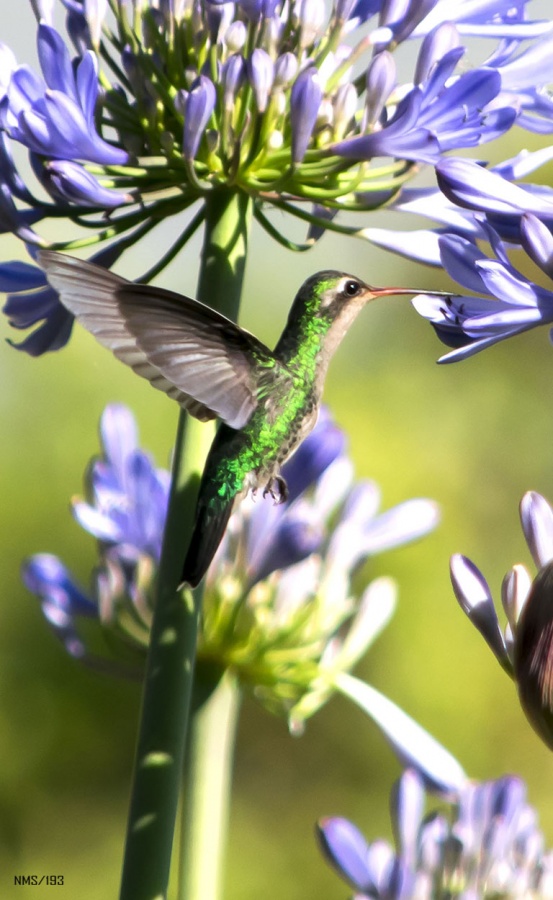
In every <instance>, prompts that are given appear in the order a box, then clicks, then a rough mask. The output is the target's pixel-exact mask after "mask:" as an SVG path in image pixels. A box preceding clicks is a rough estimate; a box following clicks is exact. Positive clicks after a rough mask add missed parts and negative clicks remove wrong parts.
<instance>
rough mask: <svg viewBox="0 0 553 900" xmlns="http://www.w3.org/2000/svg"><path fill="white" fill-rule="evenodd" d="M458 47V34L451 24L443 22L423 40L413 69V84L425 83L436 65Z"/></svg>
mask: <svg viewBox="0 0 553 900" xmlns="http://www.w3.org/2000/svg"><path fill="white" fill-rule="evenodd" d="M458 46H459V32H458V31H457V29H456V27H455V25H454V24H453V23H452V22H444V23H443V24H442V25H439V26H438V28H435V29H434V31H431V32H430V33H429V34H427V35H426V37H425V38H424V40H423V42H422V44H421V48H420V51H419V55H418V58H417V66H416V69H415V76H414V79H413V81H414V83H415V84H422V83H423V82H424V81H426V80H427V79H428V78H429V76H430V74H431V72H432V69H433V67H434V66H435V65H436V63H437V62H438V61H439V60H441V59H443V58H444V56H445V55H446V54H447V53H449V51H450V50H455V49H456V48H457V47H458Z"/></svg>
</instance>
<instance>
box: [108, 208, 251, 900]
mask: <svg viewBox="0 0 553 900" xmlns="http://www.w3.org/2000/svg"><path fill="white" fill-rule="evenodd" d="M250 221H251V210H250V201H249V199H248V197H247V196H246V195H242V194H238V193H230V192H224V193H223V192H221V193H214V194H213V195H212V196H210V198H209V202H208V203H207V204H206V222H205V233H204V245H203V251H202V256H201V260H200V275H199V281H198V297H199V299H200V300H202V301H203V302H205V303H209V305H210V306H212V307H214V308H215V309H218V310H219V311H220V312H223V313H224V314H225V315H228V316H230V317H233V318H236V316H237V313H238V308H239V304H240V296H241V291H242V283H243V277H244V269H245V262H246V253H247V237H248V230H249V226H250ZM211 438H212V429H210V428H209V427H206V426H205V425H202V424H201V423H199V422H197V421H196V420H192V419H191V418H190V417H188V416H186V414H185V413H182V412H181V414H180V418H179V426H178V431H177V441H176V446H175V455H174V461H173V472H172V483H171V492H170V496H169V506H168V511H167V524H166V528H165V535H164V541H163V549H162V554H161V560H160V565H159V572H158V582H157V599H156V605H155V610H154V618H153V624H152V632H151V640H150V646H149V652H148V658H147V664H146V674H145V682H144V694H143V700H142V714H141V724H140V729H139V737H138V744H137V753H136V760H135V768H134V776H133V787H132V795H131V804H130V811H129V819H128V826H127V840H126V848H125V858H124V864H123V877H122V885H121V894H120V898H121V900H141V898H144V900H146V898H151V897H165V896H166V891H167V884H168V879H169V870H170V864H171V852H172V846H173V833H174V827H175V820H176V814H177V804H178V797H179V793H180V786H181V773H182V770H183V760H184V755H185V747H186V743H187V735H188V718H189V711H190V707H191V698H192V690H193V683H194V669H195V659H196V644H197V635H198V625H199V615H200V609H201V599H202V593H203V591H202V588H201V587H200V588H198V589H196V590H195V591H194V592H192V591H190V590H188V589H185V592H184V595H183V596H181V595H180V594H178V593H177V585H178V583H179V581H180V575H181V568H182V561H183V558H184V556H183V554H184V551H185V549H186V541H187V536H189V535H190V533H191V529H192V524H193V513H194V502H195V496H196V492H197V489H198V484H199V478H200V474H201V471H202V467H203V463H204V460H205V455H206V453H207V449H208V446H209V441H210V440H211ZM220 674H221V673H220V672H217V673H215V674H214V676H213V678H214V680H213V685H212V686H213V687H214V686H215V685H216V683H217V681H218V680H219V677H220ZM202 691H204V692H205V693H208V692H209V691H208V686H207V685H206V684H205V683H204V684H203V685H202ZM195 709H196V711H197V713H198V715H199V714H200V710H201V706H199V705H198V704H195ZM184 790H185V791H187V790H188V785H186V784H185V785H184ZM199 806H200V805H199V804H198V805H197V808H198V809H199ZM189 827H190V833H192V832H193V826H192V823H189ZM209 827H210V828H213V827H214V826H213V825H212V824H211V825H210V826H209ZM204 896H205V895H204Z"/></svg>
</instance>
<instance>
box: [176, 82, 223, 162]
mask: <svg viewBox="0 0 553 900" xmlns="http://www.w3.org/2000/svg"><path fill="white" fill-rule="evenodd" d="M216 97H217V95H216V91H215V85H214V84H213V82H212V81H211V79H209V78H208V77H207V76H206V75H200V77H199V78H197V79H196V81H195V82H194V84H193V85H192V87H191V89H190V93H189V94H188V96H187V97H186V101H185V105H184V134H183V139H182V150H183V154H184V157H185V159H194V157H195V156H196V153H197V151H198V147H199V146H200V141H201V139H202V137H203V134H204V131H205V129H206V126H207V123H208V122H209V119H210V116H211V113H212V112H213V110H214V109H215V100H216Z"/></svg>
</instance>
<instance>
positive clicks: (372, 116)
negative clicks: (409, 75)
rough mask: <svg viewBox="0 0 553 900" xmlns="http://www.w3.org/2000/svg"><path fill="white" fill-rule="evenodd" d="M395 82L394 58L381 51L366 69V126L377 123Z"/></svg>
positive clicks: (385, 51)
mask: <svg viewBox="0 0 553 900" xmlns="http://www.w3.org/2000/svg"><path fill="white" fill-rule="evenodd" d="M396 80H397V73H396V64H395V60H394V57H393V56H392V54H391V53H388V51H387V50H383V51H382V52H381V53H378V54H377V55H376V56H375V58H374V59H373V61H372V63H371V64H370V66H369V68H368V69H367V79H366V84H367V99H366V103H365V117H366V125H374V123H375V122H377V121H378V119H379V117H380V113H381V112H382V110H383V108H384V104H385V103H386V100H387V99H388V97H389V96H390V94H391V92H392V91H393V89H394V88H395V86H396Z"/></svg>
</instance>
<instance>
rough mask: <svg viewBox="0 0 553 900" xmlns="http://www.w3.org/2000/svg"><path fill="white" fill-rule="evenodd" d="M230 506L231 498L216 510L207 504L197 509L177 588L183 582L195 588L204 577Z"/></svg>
mask: <svg viewBox="0 0 553 900" xmlns="http://www.w3.org/2000/svg"><path fill="white" fill-rule="evenodd" d="M232 507H233V500H230V501H229V502H228V503H227V504H226V505H225V506H224V507H222V508H220V509H218V510H217V511H214V510H213V509H210V508H209V507H207V506H202V507H200V509H199V510H198V512H197V514H196V522H195V525H194V531H193V533H192V539H191V541H190V545H189V547H188V552H187V554H186V559H185V560H184V565H183V568H182V577H181V584H180V585H179V588H180V587H182V585H183V584H188V585H190V587H193V588H195V587H197V585H198V584H199V583H200V581H201V580H202V578H203V577H204V575H205V573H206V572H207V570H208V568H209V565H210V563H211V560H212V559H213V557H214V556H215V552H216V550H217V547H218V546H219V544H220V543H221V541H222V539H223V535H224V533H225V529H226V527H227V525H228V520H229V518H230V514H231V512H232Z"/></svg>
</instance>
